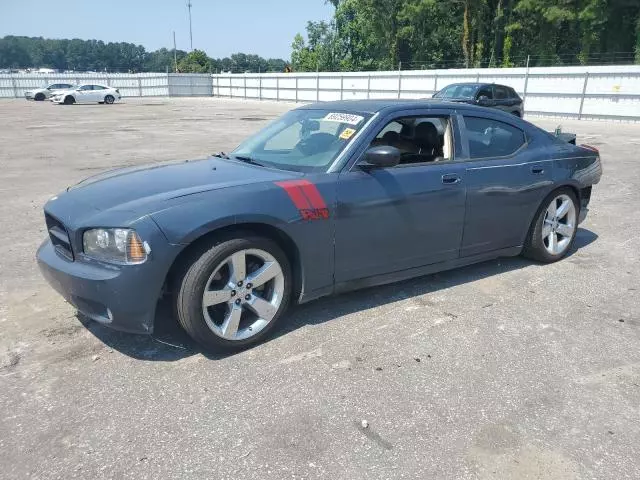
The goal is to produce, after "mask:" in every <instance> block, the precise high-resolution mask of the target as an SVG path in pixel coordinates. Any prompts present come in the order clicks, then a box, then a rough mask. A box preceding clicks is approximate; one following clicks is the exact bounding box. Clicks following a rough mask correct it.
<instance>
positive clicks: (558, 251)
mask: <svg viewBox="0 0 640 480" xmlns="http://www.w3.org/2000/svg"><path fill="white" fill-rule="evenodd" d="M578 214H579V207H578V200H577V198H576V196H575V194H574V193H573V190H571V189H570V188H561V189H559V190H556V191H555V192H552V193H551V194H550V195H549V196H548V197H547V198H546V199H545V201H544V202H543V203H542V205H541V207H540V209H539V210H538V213H537V214H536V218H535V220H534V223H533V225H532V226H531V231H530V233H529V238H528V239H527V243H526V245H525V250H524V254H525V255H526V256H528V257H529V258H532V259H534V260H538V261H539V262H545V263H551V262H556V261H558V260H560V259H561V258H563V257H564V256H565V255H566V254H567V252H568V251H569V249H570V248H571V245H573V242H574V240H575V238H576V232H577V231H578Z"/></svg>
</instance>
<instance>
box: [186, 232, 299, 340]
mask: <svg viewBox="0 0 640 480" xmlns="http://www.w3.org/2000/svg"><path fill="white" fill-rule="evenodd" d="M242 259H244V260H242ZM263 261H264V263H262V262H263ZM236 264H237V265H242V264H244V265H245V270H246V275H245V274H243V273H242V272H241V269H238V272H237V273H236V272H235V270H236V268H235V265H236ZM278 267H279V268H278ZM258 271H262V272H263V275H262V277H257V276H256V275H255V274H256V272H258ZM272 274H273V275H274V276H273V277H272V278H269V279H268V280H266V281H265V282H263V283H260V285H258V286H256V285H253V284H252V283H251V279H252V278H253V279H254V283H257V282H260V281H261V279H265V278H267V277H268V276H269V275H272ZM242 278H244V280H242ZM291 279H292V277H291V267H290V264H289V260H288V259H287V256H286V255H285V254H284V253H283V252H282V250H281V249H280V247H278V245H277V244H276V243H275V242H273V241H271V240H269V239H266V238H263V237H258V236H252V235H251V234H248V235H246V236H244V235H243V236H242V237H240V236H239V235H237V234H236V236H233V237H227V238H223V239H219V240H218V241H217V242H215V243H214V244H213V245H211V246H209V248H204V249H200V250H199V251H196V252H194V254H193V255H191V257H190V258H189V259H188V260H186V261H185V263H184V265H183V268H182V273H180V274H179V275H178V276H177V278H176V280H177V281H176V287H177V288H176V292H175V298H174V301H175V311H176V315H177V318H178V321H179V323H180V325H181V326H182V328H184V330H185V331H186V332H187V333H188V334H189V336H191V338H193V340H195V341H196V342H198V343H199V344H200V345H202V346H203V347H204V348H205V349H206V350H209V351H215V350H217V351H220V350H239V349H243V348H246V347H248V346H251V345H255V344H257V343H259V342H260V341H262V340H263V339H264V338H265V337H266V336H267V335H268V334H269V332H271V330H273V328H274V327H275V326H276V324H277V321H278V320H279V319H280V318H281V316H282V314H283V313H284V311H285V310H286V309H287V307H288V304H289V299H290V297H291V287H292V285H291ZM205 291H206V292H210V293H209V296H208V297H207V302H211V304H210V306H205V303H206V302H205ZM213 292H216V293H213ZM258 312H260V313H258ZM234 322H235V323H234ZM234 325H235V328H234Z"/></svg>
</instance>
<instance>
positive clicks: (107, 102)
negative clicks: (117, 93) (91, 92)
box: [104, 95, 116, 105]
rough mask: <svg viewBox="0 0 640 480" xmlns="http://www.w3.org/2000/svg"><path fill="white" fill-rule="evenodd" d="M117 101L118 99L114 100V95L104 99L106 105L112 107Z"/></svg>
mask: <svg viewBox="0 0 640 480" xmlns="http://www.w3.org/2000/svg"><path fill="white" fill-rule="evenodd" d="M115 101H116V99H115V98H114V96H113V95H107V96H106V97H104V103H106V104H107V105H111V104H113V102H115Z"/></svg>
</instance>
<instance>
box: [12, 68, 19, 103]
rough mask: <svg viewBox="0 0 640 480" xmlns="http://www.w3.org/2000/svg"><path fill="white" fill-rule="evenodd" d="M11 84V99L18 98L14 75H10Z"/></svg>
mask: <svg viewBox="0 0 640 480" xmlns="http://www.w3.org/2000/svg"><path fill="white" fill-rule="evenodd" d="M11 84H12V85H13V98H18V83H17V82H16V76H15V75H14V74H11Z"/></svg>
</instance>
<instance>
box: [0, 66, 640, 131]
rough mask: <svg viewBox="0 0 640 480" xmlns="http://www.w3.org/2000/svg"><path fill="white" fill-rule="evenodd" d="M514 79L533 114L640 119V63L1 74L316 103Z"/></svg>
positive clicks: (32, 80) (7, 78)
mask: <svg viewBox="0 0 640 480" xmlns="http://www.w3.org/2000/svg"><path fill="white" fill-rule="evenodd" d="M478 81H479V82H495V83H502V84H505V85H510V86H512V87H513V88H515V89H516V90H517V91H518V93H519V94H520V95H521V96H522V97H523V98H524V99H525V110H526V111H527V112H528V113H530V114H534V115H545V116H563V117H576V118H604V119H619V120H635V121H640V66H602V67H543V68H531V69H525V68H501V69H469V70H421V71H402V72H399V71H395V72H371V73H367V72H345V73H276V74H273V73H265V74H219V75H209V74H173V73H168V74H167V73H139V74H118V73H116V74H95V73H94V74H88V73H84V74H52V75H44V74H0V97H22V96H24V92H25V91H27V90H30V89H33V88H36V87H41V86H42V85H44V84H46V83H59V82H69V83H92V82H93V83H101V84H105V85H111V86H113V87H115V88H118V89H119V90H120V93H121V94H122V95H123V96H125V97H149V96H212V95H213V96H219V97H233V98H246V99H259V100H276V101H279V100H281V101H293V102H315V101H326V100H340V99H356V98H424V97H430V96H431V95H432V94H433V93H434V92H435V91H437V90H439V89H441V88H443V87H445V86H446V85H448V84H450V83H455V82H478Z"/></svg>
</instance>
